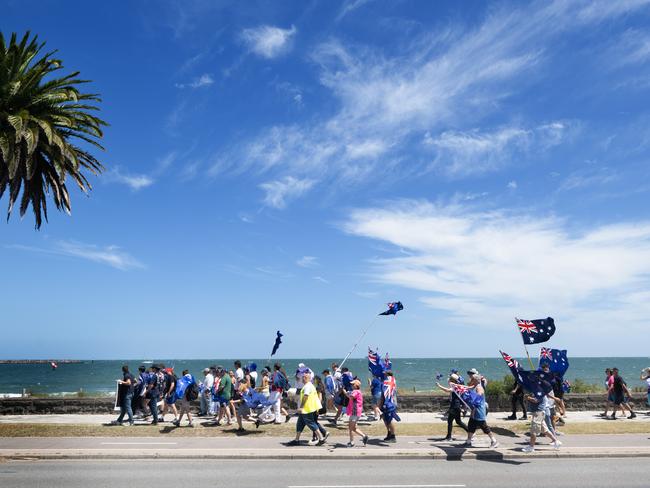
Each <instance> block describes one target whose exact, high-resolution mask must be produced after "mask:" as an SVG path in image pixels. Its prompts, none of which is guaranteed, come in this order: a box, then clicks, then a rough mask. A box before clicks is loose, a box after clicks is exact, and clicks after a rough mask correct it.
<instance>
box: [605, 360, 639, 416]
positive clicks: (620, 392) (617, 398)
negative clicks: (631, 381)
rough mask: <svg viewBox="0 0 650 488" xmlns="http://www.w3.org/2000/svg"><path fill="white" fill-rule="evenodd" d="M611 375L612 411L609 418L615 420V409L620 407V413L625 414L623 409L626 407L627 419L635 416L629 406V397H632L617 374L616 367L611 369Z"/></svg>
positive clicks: (625, 384)
mask: <svg viewBox="0 0 650 488" xmlns="http://www.w3.org/2000/svg"><path fill="white" fill-rule="evenodd" d="M612 376H613V378H614V381H613V382H612V393H613V396H614V411H613V412H612V415H611V417H610V418H611V419H612V420H616V409H617V408H620V409H621V414H622V415H625V410H626V409H627V410H628V411H629V412H630V416H629V417H628V419H633V418H636V414H635V413H634V411H633V410H632V407H631V406H630V403H629V399H630V398H631V397H632V393H630V390H629V389H628V387H627V383H626V382H625V380H624V379H623V378H622V377H621V376H620V375H619V374H618V368H614V369H612Z"/></svg>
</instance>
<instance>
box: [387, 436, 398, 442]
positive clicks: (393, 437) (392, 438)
mask: <svg viewBox="0 0 650 488" xmlns="http://www.w3.org/2000/svg"><path fill="white" fill-rule="evenodd" d="M384 442H393V443H394V442H397V437H395V436H394V435H391V436H388V437H386V438H385V439H384Z"/></svg>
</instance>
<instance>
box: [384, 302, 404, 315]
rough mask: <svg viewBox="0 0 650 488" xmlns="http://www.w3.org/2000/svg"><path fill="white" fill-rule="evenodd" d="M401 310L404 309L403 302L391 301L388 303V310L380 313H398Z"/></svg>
mask: <svg viewBox="0 0 650 488" xmlns="http://www.w3.org/2000/svg"><path fill="white" fill-rule="evenodd" d="M400 310H404V306H403V305H402V302H391V303H389V304H388V310H386V311H385V312H382V313H380V314H379V315H396V314H397V312H399V311H400Z"/></svg>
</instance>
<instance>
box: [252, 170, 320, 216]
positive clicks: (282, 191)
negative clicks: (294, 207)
mask: <svg viewBox="0 0 650 488" xmlns="http://www.w3.org/2000/svg"><path fill="white" fill-rule="evenodd" d="M312 186H314V181H313V180H308V179H298V178H294V177H293V176H286V177H285V178H283V179H281V180H275V181H267V182H266V183H262V184H261V185H260V188H261V189H262V190H264V191H265V192H266V196H265V197H264V204H265V205H267V206H269V207H274V208H284V207H286V206H287V201H289V200H292V199H294V198H298V197H299V196H301V195H303V194H304V193H306V192H307V191H309V190H310V189H311V187H312Z"/></svg>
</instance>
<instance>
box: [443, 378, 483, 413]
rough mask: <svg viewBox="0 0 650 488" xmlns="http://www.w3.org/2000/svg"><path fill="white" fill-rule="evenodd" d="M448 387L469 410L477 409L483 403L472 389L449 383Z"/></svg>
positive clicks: (481, 398)
mask: <svg viewBox="0 0 650 488" xmlns="http://www.w3.org/2000/svg"><path fill="white" fill-rule="evenodd" d="M449 386H450V387H451V389H452V390H453V392H454V393H455V394H456V395H458V396H459V397H460V399H461V400H462V401H463V402H464V403H465V404H466V405H467V406H468V407H469V408H478V407H480V406H481V404H482V403H483V401H484V397H483V396H482V395H479V394H478V393H476V391H475V390H474V389H472V388H469V387H468V386H465V385H459V384H456V383H449Z"/></svg>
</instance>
